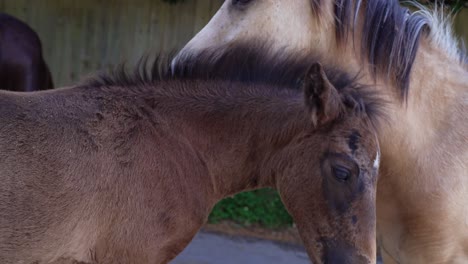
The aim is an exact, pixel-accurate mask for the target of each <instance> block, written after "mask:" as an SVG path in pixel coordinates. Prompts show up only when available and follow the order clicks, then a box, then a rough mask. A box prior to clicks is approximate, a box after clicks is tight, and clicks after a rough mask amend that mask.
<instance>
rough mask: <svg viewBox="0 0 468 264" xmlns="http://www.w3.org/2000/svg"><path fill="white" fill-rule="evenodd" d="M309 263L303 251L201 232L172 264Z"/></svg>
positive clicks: (276, 244) (281, 245) (277, 244)
mask: <svg viewBox="0 0 468 264" xmlns="http://www.w3.org/2000/svg"><path fill="white" fill-rule="evenodd" d="M240 263H241V264H272V263H277V264H283V263H284V264H310V261H309V258H308V257H307V254H306V253H305V252H304V249H303V248H301V247H298V246H291V245H286V244H280V243H274V242H271V241H268V240H256V239H247V238H241V237H229V236H224V235H218V234H214V233H206V232H201V233H198V235H197V236H196V237H195V238H194V239H193V241H192V243H190V245H189V246H188V247H187V248H186V249H185V250H184V251H183V252H182V253H181V254H180V255H179V256H178V257H177V258H176V259H175V260H173V261H172V262H171V264H240Z"/></svg>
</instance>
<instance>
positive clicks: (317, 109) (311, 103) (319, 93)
mask: <svg viewBox="0 0 468 264" xmlns="http://www.w3.org/2000/svg"><path fill="white" fill-rule="evenodd" d="M302 86H303V87H302V88H303V90H304V96H305V105H306V107H307V109H308V110H309V113H310V115H311V120H312V124H313V125H314V126H315V127H316V126H320V125H323V124H325V123H327V122H331V121H333V120H334V119H336V118H337V117H338V116H339V115H340V111H341V107H342V105H341V101H340V95H339V94H338V91H337V90H336V89H335V87H334V86H333V85H332V84H331V83H330V81H329V80H328V78H327V75H326V74H325V71H324V70H323V67H322V65H321V64H320V63H318V62H317V63H314V64H312V65H311V66H310V68H309V69H308V70H307V73H306V75H305V77H304V81H303V83H302Z"/></svg>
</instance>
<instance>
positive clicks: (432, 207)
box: [174, 0, 468, 264]
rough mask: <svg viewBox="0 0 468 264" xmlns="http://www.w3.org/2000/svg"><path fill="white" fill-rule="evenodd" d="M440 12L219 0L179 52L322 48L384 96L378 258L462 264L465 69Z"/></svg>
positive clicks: (467, 240)
mask: <svg viewBox="0 0 468 264" xmlns="http://www.w3.org/2000/svg"><path fill="white" fill-rule="evenodd" d="M311 3H312V4H311ZM440 11H441V10H435V11H432V10H430V11H428V10H425V11H424V10H422V11H418V12H415V13H411V14H410V13H408V12H407V10H406V9H404V8H402V7H400V6H399V4H398V1H396V0H391V1H387V0H368V1H360V0H356V1H353V0H256V1H249V2H248V3H247V4H246V5H244V6H243V7H242V8H238V7H236V6H233V5H232V1H225V3H224V5H223V6H222V7H221V8H220V10H219V11H218V13H217V14H216V16H214V17H213V19H212V20H211V21H210V22H209V23H208V25H207V26H206V27H205V28H203V29H202V30H201V31H200V32H199V33H198V34H197V36H196V37H194V38H193V39H192V40H190V42H189V43H188V44H187V45H186V47H185V48H184V49H183V51H182V52H181V54H182V55H183V56H188V54H190V56H196V55H197V54H199V53H202V52H203V49H205V48H209V49H210V50H218V51H219V53H220V54H223V52H222V51H221V50H223V49H224V48H225V47H228V48H227V49H225V50H224V53H229V52H230V48H231V47H232V46H236V45H238V44H239V43H244V44H243V45H245V44H246V43H247V45H248V44H251V43H256V42H257V40H258V39H261V40H264V41H267V42H268V45H269V46H270V47H271V48H270V52H271V54H276V53H277V52H278V51H281V52H282V53H283V54H286V55H285V56H287V54H288V53H292V54H296V55H297V54H302V55H303V56H304V57H308V56H309V55H308V54H309V53H313V54H319V55H321V61H323V62H327V63H326V64H332V65H340V67H344V68H345V69H346V70H347V71H349V72H357V71H359V72H360V73H361V77H362V79H361V81H362V82H364V83H375V84H376V85H374V86H372V87H373V90H375V91H377V92H378V93H379V94H380V95H381V96H382V97H384V98H385V99H386V100H387V101H388V102H389V105H388V117H389V118H388V123H387V125H386V126H383V127H382V128H381V129H380V131H379V133H378V135H379V142H380V145H381V148H382V166H381V170H380V174H381V178H380V180H379V183H378V194H377V225H378V231H379V237H378V239H379V241H380V244H381V245H382V252H383V253H384V258H385V261H384V262H385V263H402V264H407V263H410V264H419V263H421V264H428V263H434V264H440V263H456V264H461V263H468V207H467V206H466V201H467V200H468V136H467V135H468V115H467V114H466V113H467V112H468V108H467V106H468V103H467V102H468V93H467V91H468V71H467V70H468V68H467V65H466V55H465V54H466V52H465V51H464V50H462V49H460V48H458V45H457V43H456V41H455V40H454V38H453V36H452V34H451V31H450V25H449V24H448V23H446V22H450V19H448V18H446V17H445V16H443V14H442V13H441V12H440ZM179 58H180V57H179ZM182 58H183V57H182ZM174 64H175V65H177V60H175V61H174ZM402 98H404V99H405V100H402Z"/></svg>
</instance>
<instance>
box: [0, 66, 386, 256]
mask: <svg viewBox="0 0 468 264" xmlns="http://www.w3.org/2000/svg"><path fill="white" fill-rule="evenodd" d="M207 61H208V60H207ZM229 65H230V64H229V63H228V62H226V64H225V65H224V68H225V69H227V68H228V67H229ZM218 66H220V65H218ZM283 66H284V67H283V68H284V69H287V68H289V66H290V65H283ZM208 68H209V67H208ZM221 68H222V67H221ZM264 70H265V71H266V72H271V73H273V71H270V70H271V69H268V66H267V65H265V69H264ZM206 74H207V76H208V75H209V73H206ZM304 74H305V75H304ZM183 75H184V74H182V73H180V72H179V73H178V74H176V77H169V76H168V74H167V71H166V70H165V69H164V68H161V67H155V69H153V74H152V76H149V75H148V74H147V73H146V72H145V71H140V72H139V73H137V74H135V75H133V76H130V77H129V75H128V74H125V73H124V72H120V73H117V74H114V75H113V76H101V77H99V78H97V79H94V80H91V81H89V82H87V83H84V84H82V85H80V86H76V87H73V88H63V89H58V90H53V91H43V92H35V93H24V94H19V93H14V92H5V91H0V150H1V151H0V181H1V182H2V184H1V185H0V259H1V260H2V263H4V264H10V263H28V264H29V263H77V262H79V263H100V264H114V263H136V264H144V263H167V262H168V261H170V260H171V259H173V258H174V257H175V256H176V255H177V254H178V253H179V252H181V251H182V249H183V248H184V247H185V246H186V245H187V244H188V243H189V242H190V240H191V239H192V237H193V236H194V235H195V234H196V232H197V231H198V230H199V228H200V227H201V226H202V225H203V223H205V222H206V220H207V217H208V215H209V213H210V210H211V209H212V207H213V206H214V204H215V203H216V202H217V201H219V200H220V199H222V198H223V197H226V196H228V195H232V194H235V193H237V192H240V191H244V190H250V189H255V188H260V187H274V188H276V189H277V190H278V191H279V193H280V195H281V198H282V200H283V202H284V204H285V206H286V208H287V209H288V211H289V212H290V213H291V215H292V216H293V218H294V220H295V222H296V223H297V226H298V228H299V232H300V234H301V237H302V239H303V240H304V243H305V246H306V248H307V251H308V253H309V255H310V257H311V258H312V259H313V261H314V263H359V264H361V263H375V255H376V246H375V206H374V203H375V185H376V180H377V178H376V176H377V168H378V165H379V149H378V143H377V142H376V136H375V131H374V124H375V121H376V119H377V118H378V113H379V105H378V101H377V100H376V99H375V97H374V96H373V95H372V94H370V93H368V92H366V90H365V89H364V88H361V89H358V87H356V86H357V85H356V84H354V83H353V82H351V81H350V80H349V79H347V77H346V76H345V75H343V74H341V73H340V72H337V71H336V70H335V71H327V75H326V74H325V71H324V70H323V69H322V67H321V66H320V65H319V64H314V65H313V66H312V67H310V69H309V70H308V71H307V72H305V71H304V72H303V73H302V75H303V76H305V77H304V78H303V80H302V82H301V83H300V86H301V88H302V91H301V90H298V89H292V88H291V87H287V86H285V85H280V86H279V85H275V84H274V83H268V81H266V80H265V83H263V84H261V83H258V82H242V81H240V80H239V81H235V82H234V81H232V80H228V81H226V80H221V79H220V78H213V79H211V80H207V79H209V78H204V77H206V76H204V77H200V76H199V77H200V78H198V77H196V76H193V74H192V76H190V77H183ZM188 75H190V73H187V72H186V73H185V76H188ZM196 75H201V72H200V73H197V74H196ZM327 76H329V77H330V79H329V78H328V77H327ZM275 78H276V79H278V78H279V77H278V76H277V75H276V76H271V79H275ZM216 79H218V80H216ZM226 79H228V78H226Z"/></svg>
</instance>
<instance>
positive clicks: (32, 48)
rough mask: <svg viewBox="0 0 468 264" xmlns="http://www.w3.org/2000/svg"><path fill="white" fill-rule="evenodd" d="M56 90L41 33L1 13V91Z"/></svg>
mask: <svg viewBox="0 0 468 264" xmlns="http://www.w3.org/2000/svg"><path fill="white" fill-rule="evenodd" d="M52 88H54V85H53V81H52V75H51V74H50V71H49V68H48V67H47V64H46V63H45V61H44V59H43V57H42V44H41V40H40V39H39V36H38V35H37V33H36V32H35V31H34V30H33V29H31V28H30V27H29V26H28V25H27V24H26V23H24V22H22V21H20V20H18V19H17V18H15V17H13V16H10V15H7V14H5V13H0V89H2V90H10V91H20V92H31V91H38V90H47V89H52Z"/></svg>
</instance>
